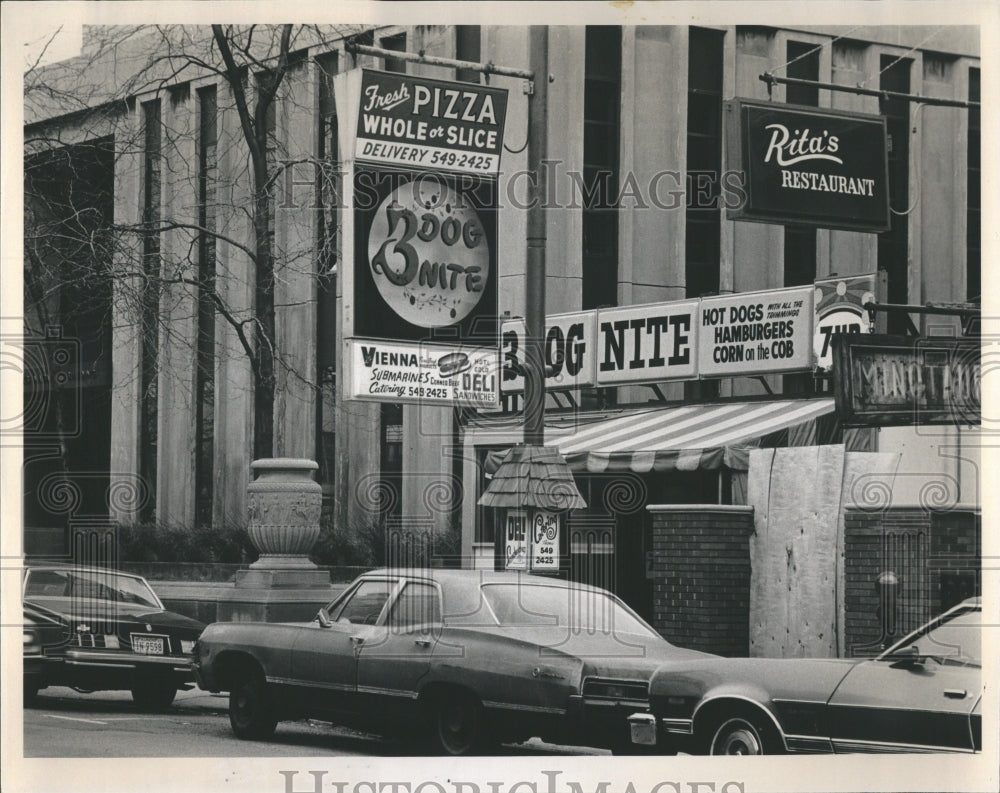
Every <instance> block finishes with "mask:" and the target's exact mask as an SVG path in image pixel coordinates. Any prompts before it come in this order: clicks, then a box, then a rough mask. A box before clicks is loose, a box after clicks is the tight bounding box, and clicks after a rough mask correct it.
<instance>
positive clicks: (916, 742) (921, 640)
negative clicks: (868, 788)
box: [629, 598, 983, 754]
mask: <svg viewBox="0 0 1000 793" xmlns="http://www.w3.org/2000/svg"><path fill="white" fill-rule="evenodd" d="M982 695H983V679H982V606H981V603H980V601H979V599H978V598H971V599H969V600H966V601H964V602H963V603H960V604H959V605H957V606H955V607H954V608H952V609H949V610H948V611H947V612H945V613H944V614H942V615H941V616H940V617H937V618H936V619H933V620H931V621H930V622H928V623H927V624H926V625H924V626H923V627H921V628H919V629H918V630H916V631H914V632H913V633H911V634H910V635H909V636H907V637H906V638H904V639H902V640H901V641H899V642H897V643H896V644H894V645H893V646H892V647H890V648H889V649H887V650H886V651H885V652H883V653H882V654H881V655H879V656H877V657H875V658H815V659H813V658H779V659H775V658H719V659H714V660H709V661H695V662H694V663H686V662H681V663H667V664H664V666H663V667H662V668H661V669H660V670H659V671H658V672H657V673H656V675H655V676H654V677H653V679H652V682H651V683H650V701H651V707H650V709H649V711H647V712H637V713H635V714H633V715H632V716H631V717H630V719H629V721H630V723H631V725H632V739H633V740H634V741H636V742H637V743H639V744H650V745H652V744H657V745H659V746H660V747H661V749H662V748H663V747H667V748H672V749H673V750H675V751H676V750H682V751H688V752H692V753H697V754H778V753H784V752H808V753H816V752H825V753H830V752H836V753H849V752H865V753H872V752H976V751H980V750H981V749H982Z"/></svg>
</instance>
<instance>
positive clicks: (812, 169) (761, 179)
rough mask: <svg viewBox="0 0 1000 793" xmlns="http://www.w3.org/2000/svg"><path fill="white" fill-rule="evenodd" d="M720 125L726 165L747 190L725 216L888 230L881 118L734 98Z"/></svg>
mask: <svg viewBox="0 0 1000 793" xmlns="http://www.w3.org/2000/svg"><path fill="white" fill-rule="evenodd" d="M726 122H727V150H728V152H729V162H728V167H729V169H730V170H735V171H737V172H738V173H742V174H743V178H744V189H745V193H746V199H745V201H744V203H743V204H742V206H740V207H737V208H736V209H729V210H727V211H728V217H729V218H730V219H732V220H750V221H757V222H762V223H799V224H805V225H811V226H816V227H821V228H833V229H846V230H850V231H869V232H879V231H885V230H887V229H888V228H889V190H888V153H887V137H886V124H885V118H884V117H882V116H873V115H864V114H859V113H846V112H841V111H836V110H828V109H818V108H813V107H802V106H799V105H785V104H780V105H779V104H773V103H769V102H755V101H750V100H745V99H737V100H733V101H731V102H727V103H726Z"/></svg>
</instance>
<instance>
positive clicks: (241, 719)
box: [229, 670, 278, 741]
mask: <svg viewBox="0 0 1000 793" xmlns="http://www.w3.org/2000/svg"><path fill="white" fill-rule="evenodd" d="M229 724H230V725H231V726H232V728H233V733H235V735H236V737H237V738H240V739H242V740H245V741H247V740H249V741H259V740H262V739H264V738H269V737H270V736H271V735H272V734H273V733H274V728H275V727H276V726H277V724H278V720H277V718H275V716H274V707H273V705H272V703H271V693H270V691H269V690H268V687H267V682H266V681H265V680H264V676H263V675H261V674H260V672H258V671H256V670H246V671H243V672H239V673H237V676H236V680H235V682H234V683H233V687H232V689H231V690H230V692H229Z"/></svg>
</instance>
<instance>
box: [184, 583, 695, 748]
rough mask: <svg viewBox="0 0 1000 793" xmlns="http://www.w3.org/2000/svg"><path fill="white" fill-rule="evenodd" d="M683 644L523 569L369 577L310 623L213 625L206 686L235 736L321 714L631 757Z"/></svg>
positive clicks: (381, 726)
mask: <svg viewBox="0 0 1000 793" xmlns="http://www.w3.org/2000/svg"><path fill="white" fill-rule="evenodd" d="M698 657H707V656H705V654H704V653H699V652H695V651H691V650H683V649H680V648H677V647H674V646H673V645H671V644H669V643H668V642H667V641H666V640H664V639H663V638H662V637H661V636H660V635H659V634H658V633H657V632H656V631H655V630H653V629H652V628H651V627H650V626H649V625H647V624H646V623H645V622H643V620H642V619H641V618H639V617H638V616H637V615H636V614H635V613H634V612H633V611H632V610H631V609H629V608H628V606H626V605H625V604H624V603H623V602H622V601H621V600H619V599H618V598H617V597H615V596H614V595H612V594H611V593H609V592H606V591H604V590H602V589H597V588H595V587H589V586H584V585H581V584H574V583H569V582H566V581H561V580H558V579H552V578H547V577H542V576H533V575H528V574H519V573H494V572H486V571H473V570H428V569H407V570H401V569H384V570H376V571H373V572H370V573H366V574H365V575H362V576H361V577H360V578H358V579H357V580H356V581H354V582H353V583H352V584H351V585H350V586H349V587H348V588H347V590H346V591H345V592H344V593H343V594H342V595H341V596H340V597H339V598H337V599H336V600H335V601H334V602H332V603H331V604H330V605H328V606H326V607H325V608H322V609H320V610H319V613H318V614H317V615H316V619H315V620H313V622H311V623H304V624H302V623H300V624H273V623H272V624H268V623H214V624H212V625H210V626H209V627H208V628H206V629H205V632H204V633H203V634H202V636H201V638H200V639H199V640H198V645H197V647H196V650H195V673H196V675H197V678H198V682H199V685H200V686H201V687H202V688H204V689H207V690H209V691H228V692H230V698H229V715H230V723H231V725H232V728H233V731H234V732H235V733H236V735H237V736H239V737H241V738H249V739H262V738H267V737H269V736H270V735H271V734H272V733H273V731H274V729H275V726H276V724H277V723H278V721H280V720H282V719H292V718H302V717H310V718H317V719H325V720H328V721H331V722H334V723H338V724H344V725H348V726H355V727H359V728H362V729H368V730H372V731H375V732H379V733H382V734H399V735H403V736H408V737H411V738H415V737H422V738H426V739H428V740H429V741H430V743H431V744H432V746H433V748H434V749H435V750H436V751H438V752H441V753H445V754H456V755H461V754H470V753H475V752H482V751H485V750H488V749H489V747H490V746H492V745H495V744H498V743H501V742H508V741H522V740H527V739H528V738H531V737H539V738H543V739H546V740H549V741H556V742H560V743H572V744H576V745H587V746H606V747H610V748H613V749H619V750H623V749H627V748H628V747H630V745H631V744H630V742H629V739H628V724H627V721H626V717H627V715H628V714H630V713H633V712H635V711H636V709H637V708H640V707H642V708H644V707H646V706H647V705H648V699H647V697H648V682H649V678H650V676H651V675H652V673H653V671H654V670H655V669H656V668H657V667H659V666H660V665H662V664H663V663H664V662H665V661H667V660H671V659H673V660H684V659H689V660H690V659H694V658H698Z"/></svg>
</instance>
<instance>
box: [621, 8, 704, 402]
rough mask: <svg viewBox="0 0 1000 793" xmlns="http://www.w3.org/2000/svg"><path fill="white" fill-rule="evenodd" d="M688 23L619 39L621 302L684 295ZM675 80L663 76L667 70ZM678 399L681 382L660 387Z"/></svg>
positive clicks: (631, 394)
mask: <svg viewBox="0 0 1000 793" xmlns="http://www.w3.org/2000/svg"><path fill="white" fill-rule="evenodd" d="M687 61H688V35H687V28H686V27H680V26H660V25H654V26H648V27H647V26H644V25H640V26H638V27H635V28H625V29H624V33H623V39H622V101H621V168H620V179H619V184H620V190H621V191H622V193H623V194H624V195H625V196H626V197H625V198H624V199H623V201H622V205H621V209H619V230H620V233H619V237H618V261H619V267H620V272H619V281H620V286H619V291H620V292H621V296H622V304H623V305H631V304H639V303H657V302H662V301H666V300H681V299H683V298H684V296H685V290H684V282H685V265H684V259H685V250H684V242H685V231H686V228H685V202H686V193H685V174H684V168H683V167H682V163H684V162H685V159H686V157H687V82H686V76H687ZM665 74H669V75H673V76H674V78H673V79H670V80H664V79H663V75H665ZM661 388H663V389H664V392H665V393H666V395H667V397H668V398H674V399H679V398H682V397H683V395H684V388H683V385H682V384H679V383H669V384H663V385H662V386H661ZM648 395H649V391H648V390H647V389H646V388H644V387H641V388H634V387H633V388H622V389H619V398H620V399H621V400H622V401H641V400H644V399H646V398H648Z"/></svg>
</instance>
